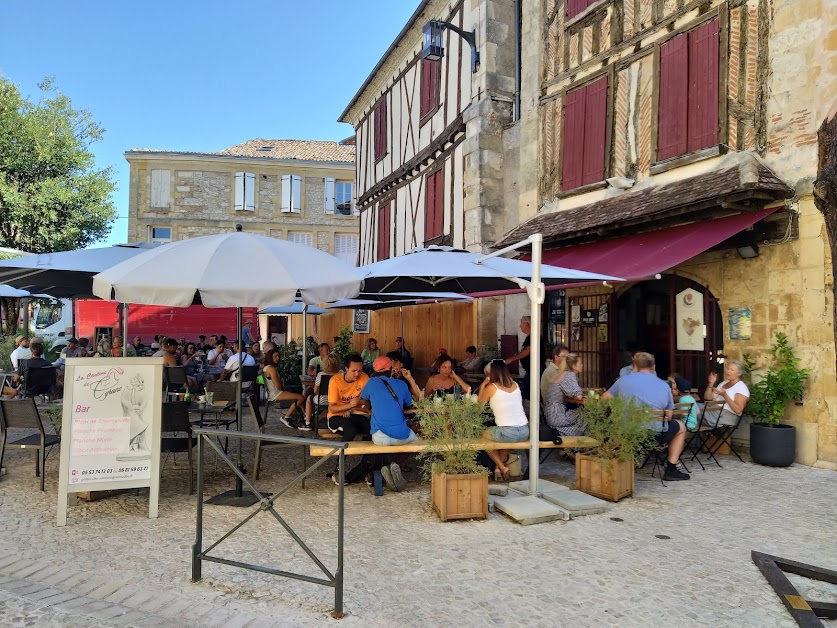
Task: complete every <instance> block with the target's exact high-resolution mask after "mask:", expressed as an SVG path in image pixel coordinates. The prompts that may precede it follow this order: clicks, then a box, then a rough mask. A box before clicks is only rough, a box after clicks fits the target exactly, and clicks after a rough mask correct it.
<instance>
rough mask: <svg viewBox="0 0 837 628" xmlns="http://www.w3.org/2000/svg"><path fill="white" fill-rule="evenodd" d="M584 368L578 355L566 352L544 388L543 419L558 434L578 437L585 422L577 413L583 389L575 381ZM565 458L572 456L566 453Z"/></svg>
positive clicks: (582, 431) (584, 427)
mask: <svg viewBox="0 0 837 628" xmlns="http://www.w3.org/2000/svg"><path fill="white" fill-rule="evenodd" d="M583 369H584V363H583V362H582V361H581V356H580V355H577V354H574V353H568V354H567V355H565V356H563V359H562V360H561V361H560V362H559V365H558V372H557V373H556V374H555V375H553V376H552V379H551V380H549V383H548V384H547V387H546V397H545V407H544V412H545V414H546V422H547V425H549V427H551V428H552V429H553V430H555V431H556V432H558V434H560V435H561V436H582V435H583V434H584V433H585V432H586V431H587V424H586V423H585V422H584V418H583V416H582V413H581V405H583V404H584V401H585V397H584V391H583V390H582V389H581V386H579V384H578V376H579V374H580V373H581V371H582V370H583ZM568 457H572V456H571V455H570V454H568Z"/></svg>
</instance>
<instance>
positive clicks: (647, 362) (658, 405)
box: [602, 351, 690, 481]
mask: <svg viewBox="0 0 837 628" xmlns="http://www.w3.org/2000/svg"><path fill="white" fill-rule="evenodd" d="M634 366H635V368H636V369H637V370H636V372H634V373H630V374H628V375H625V376H623V377H620V378H619V379H618V380H616V383H615V384H614V385H613V386H611V387H610V390H608V391H607V392H606V393H604V394H603V395H602V399H613V398H614V397H619V398H624V399H634V400H635V401H637V402H638V403H641V404H643V405H646V406H648V407H650V408H652V409H654V410H664V411H665V416H666V418H667V420H666V421H662V422H661V421H652V422H650V423H649V424H648V427H649V429H652V430H654V431H655V432H658V434H657V442H658V443H660V445H668V459H667V461H666V468H665V473H664V475H663V479H664V480H667V481H675V480H688V479H689V478H690V476H689V474H688V473H683V472H682V471H680V470H679V469H678V468H677V462H678V461H679V460H680V455H681V454H682V453H683V448H684V447H685V446H686V426H685V425H684V424H683V423H681V422H680V421H678V420H676V419H672V418H671V412H672V410H673V409H674V400H673V399H672V396H671V387H670V386H669V384H668V383H667V382H664V381H663V380H661V379H660V378H659V377H657V376H656V375H655V373H656V370H655V364H654V356H653V355H651V354H650V353H645V352H643V351H640V352H638V353H636V355H635V356H634Z"/></svg>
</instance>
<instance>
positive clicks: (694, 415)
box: [671, 375, 698, 430]
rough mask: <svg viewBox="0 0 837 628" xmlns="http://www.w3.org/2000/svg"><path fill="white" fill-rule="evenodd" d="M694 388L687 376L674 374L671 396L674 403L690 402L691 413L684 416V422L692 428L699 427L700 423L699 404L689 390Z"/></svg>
mask: <svg viewBox="0 0 837 628" xmlns="http://www.w3.org/2000/svg"><path fill="white" fill-rule="evenodd" d="M691 389H692V382H690V381H689V380H688V379H686V378H685V377H680V376H679V375H674V376H673V378H672V379H671V397H672V399H674V403H690V404H692V405H691V407H690V408H689V414H687V415H686V416H685V417H683V418H682V421H683V423H685V424H686V427H687V428H689V429H690V430H692V429H694V428H695V427H697V424H698V404H697V400H696V399H695V398H694V397H692V394H691V393H690V392H689V391H690V390H691Z"/></svg>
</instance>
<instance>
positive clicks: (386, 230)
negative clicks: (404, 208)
mask: <svg viewBox="0 0 837 628" xmlns="http://www.w3.org/2000/svg"><path fill="white" fill-rule="evenodd" d="M391 205H392V204H391V203H386V204H385V205H380V206H379V207H378V260H379V261H380V260H382V259H389V241H390V235H391V234H392V221H391V219H390V207H391Z"/></svg>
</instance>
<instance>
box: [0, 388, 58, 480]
mask: <svg viewBox="0 0 837 628" xmlns="http://www.w3.org/2000/svg"><path fill="white" fill-rule="evenodd" d="M0 429H2V432H3V434H2V439H0V467H2V466H3V455H4V453H5V451H6V447H15V448H18V449H37V450H38V455H37V456H36V457H35V477H39V476H40V478H41V490H42V491H43V490H44V465H45V464H46V458H47V455H49V451H52V448H53V447H54V446H55V445H57V444H58V443H60V442H61V436H59V435H58V434H47V433H46V431H45V430H44V423H43V421H42V420H41V415H40V413H39V412H38V406H37V405H36V404H35V400H34V399H32V398H29V399H0ZM9 429H22V430H28V431H30V432H34V433H31V434H29V435H28V436H24V437H23V438H19V439H17V440H14V441H11V442H7V439H8V433H9ZM47 450H49V451H47Z"/></svg>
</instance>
